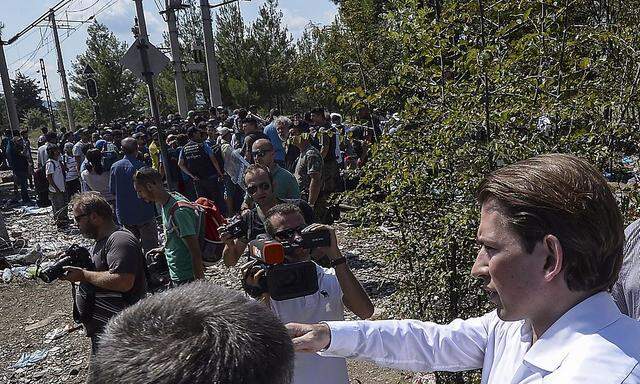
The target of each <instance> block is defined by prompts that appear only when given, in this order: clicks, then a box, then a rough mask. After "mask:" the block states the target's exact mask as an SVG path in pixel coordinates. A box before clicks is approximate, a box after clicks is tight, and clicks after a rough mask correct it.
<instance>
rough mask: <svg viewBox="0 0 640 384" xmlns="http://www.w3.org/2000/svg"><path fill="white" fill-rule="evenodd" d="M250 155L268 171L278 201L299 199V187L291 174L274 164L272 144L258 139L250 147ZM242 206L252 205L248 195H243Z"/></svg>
mask: <svg viewBox="0 0 640 384" xmlns="http://www.w3.org/2000/svg"><path fill="white" fill-rule="evenodd" d="M251 155H252V157H253V159H254V161H255V163H256V164H260V165H263V166H265V167H267V168H268V169H269V173H270V174H271V177H272V178H273V194H274V196H275V197H276V198H278V199H299V198H300V186H299V185H298V182H297V181H296V178H295V176H293V175H292V174H291V172H289V171H287V170H286V169H284V168H282V167H281V166H279V165H278V164H277V163H276V162H275V151H274V148H273V144H271V142H270V141H269V140H267V139H258V140H256V141H254V142H253V145H252V146H251ZM244 205H245V206H246V207H247V208H248V207H251V206H252V205H253V203H252V201H251V197H250V196H249V194H245V201H244Z"/></svg>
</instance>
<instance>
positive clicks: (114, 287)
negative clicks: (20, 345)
mask: <svg viewBox="0 0 640 384" xmlns="http://www.w3.org/2000/svg"><path fill="white" fill-rule="evenodd" d="M71 205H72V210H73V216H74V218H75V221H76V224H77V225H78V229H79V230H80V233H81V234H82V235H83V236H84V237H86V238H89V239H93V240H95V241H96V242H95V244H94V245H93V247H91V249H90V250H89V251H88V250H87V249H85V248H83V247H78V246H76V245H74V246H72V247H71V248H69V249H68V250H67V251H66V252H65V255H64V258H63V259H61V260H60V261H59V262H58V263H56V265H54V266H52V267H50V268H48V269H47V270H44V271H42V272H41V274H40V277H41V278H42V279H43V280H45V281H52V280H55V279H56V278H60V279H61V280H66V281H70V282H72V283H79V285H78V288H77V289H75V286H76V285H75V284H74V285H73V286H74V292H75V297H74V319H75V320H76V321H78V322H81V323H82V324H83V325H84V328H85V332H86V335H87V336H89V337H90V338H91V350H92V353H95V351H96V348H97V341H98V336H99V335H100V334H101V333H102V332H103V329H104V326H105V325H106V323H107V322H108V321H109V319H110V318H111V317H113V316H114V315H116V314H117V313H118V312H120V311H121V310H122V309H124V308H126V307H127V306H129V305H132V304H134V303H136V302H137V301H138V300H140V299H141V298H143V297H144V296H145V293H146V288H145V286H146V283H145V274H144V264H143V263H144V257H143V254H142V248H141V246H140V242H139V241H138V239H137V238H136V237H135V236H133V234H132V233H131V232H129V231H127V230H121V229H120V228H119V227H118V226H117V225H116V224H115V223H114V221H113V211H112V210H111V206H110V205H109V203H108V202H107V201H106V200H105V199H104V198H103V197H101V196H100V195H99V194H97V193H95V192H84V193H79V194H76V195H74V196H73V198H72V199H71Z"/></svg>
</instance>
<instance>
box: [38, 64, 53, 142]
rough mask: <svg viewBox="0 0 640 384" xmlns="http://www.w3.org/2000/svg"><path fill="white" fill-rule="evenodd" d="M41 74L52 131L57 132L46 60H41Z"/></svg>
mask: <svg viewBox="0 0 640 384" xmlns="http://www.w3.org/2000/svg"><path fill="white" fill-rule="evenodd" d="M40 74H41V75H42V85H43V86H44V95H45V97H46V99H47V110H48V111H49V119H50V120H51V129H52V130H54V131H55V130H56V119H55V117H54V116H53V106H52V105H51V92H50V91H49V81H47V69H46V67H45V66H44V60H43V59H40Z"/></svg>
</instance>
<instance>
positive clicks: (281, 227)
mask: <svg viewBox="0 0 640 384" xmlns="http://www.w3.org/2000/svg"><path fill="white" fill-rule="evenodd" d="M264 223H265V229H266V231H267V233H268V234H269V236H270V237H271V238H273V239H275V240H277V241H280V242H288V243H289V244H292V245H293V244H300V241H301V240H302V237H301V236H302V234H301V231H303V232H306V231H317V230H328V231H329V232H330V234H331V246H329V247H324V248H317V249H316V250H314V252H319V253H326V255H327V256H328V257H329V259H330V260H331V266H332V268H323V267H321V266H319V265H316V272H317V278H318V290H317V291H316V292H315V293H314V294H311V295H307V296H302V297H297V298H293V299H288V300H280V301H279V300H274V299H272V298H270V296H269V294H268V293H267V294H263V295H262V298H263V300H264V301H265V302H266V303H267V305H268V306H269V307H270V308H271V310H272V311H273V312H274V313H275V314H276V315H277V316H278V318H279V319H280V320H281V321H282V322H283V323H287V322H291V321H297V322H318V321H325V320H344V307H343V304H344V305H345V306H347V308H349V309H350V310H351V311H353V313H354V314H356V315H357V316H358V317H360V318H361V319H366V318H369V317H371V315H372V314H373V304H372V303H371V300H370V299H369V296H368V295H367V293H366V292H365V290H364V289H363V288H362V285H360V282H359V281H358V279H356V277H355V276H354V275H353V273H352V272H351V270H350V269H349V266H348V265H347V262H346V259H345V258H344V257H343V256H342V254H341V253H340V249H339V248H338V245H337V240H336V235H335V231H334V230H333V229H332V228H331V227H328V226H324V225H320V224H313V225H311V226H309V227H307V225H306V223H305V220H304V216H303V214H302V212H301V211H300V208H298V207H297V206H296V205H294V204H289V203H286V204H279V205H276V206H275V207H273V208H271V209H270V210H269V211H268V212H267V214H266V216H265V219H264ZM286 258H287V260H288V261H289V262H298V261H309V260H310V251H309V250H308V249H303V248H302V247H295V250H294V251H293V252H291V253H290V254H287V255H286ZM252 272H255V270H254V271H252ZM263 273H264V270H260V271H259V272H257V273H256V274H255V275H254V276H253V279H252V278H248V281H247V283H248V285H251V286H255V284H256V281H257V279H258V278H259V276H260V275H261V274H263ZM325 383H331V384H348V383H349V377H348V374H347V364H346V361H345V359H344V358H336V357H321V356H318V355H314V354H308V353H296V359H295V369H294V375H293V384H325Z"/></svg>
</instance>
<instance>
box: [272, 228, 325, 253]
mask: <svg viewBox="0 0 640 384" xmlns="http://www.w3.org/2000/svg"><path fill="white" fill-rule="evenodd" d="M301 237H302V240H301V241H300V242H299V243H291V242H288V241H284V242H282V246H283V247H284V253H285V255H290V254H291V253H292V252H293V251H294V250H295V249H296V248H303V249H315V248H321V247H328V246H330V245H331V232H329V231H328V230H320V231H311V232H302V233H301Z"/></svg>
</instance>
